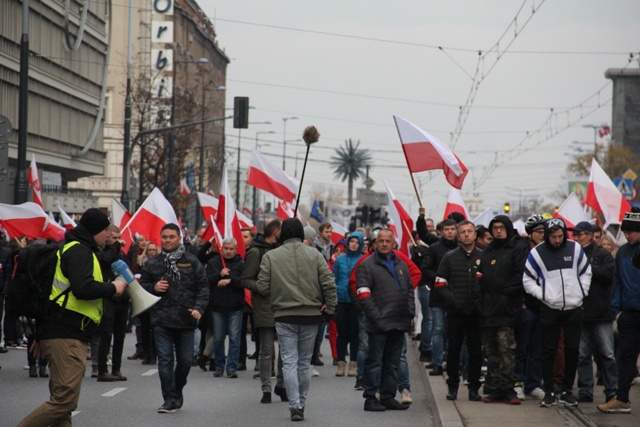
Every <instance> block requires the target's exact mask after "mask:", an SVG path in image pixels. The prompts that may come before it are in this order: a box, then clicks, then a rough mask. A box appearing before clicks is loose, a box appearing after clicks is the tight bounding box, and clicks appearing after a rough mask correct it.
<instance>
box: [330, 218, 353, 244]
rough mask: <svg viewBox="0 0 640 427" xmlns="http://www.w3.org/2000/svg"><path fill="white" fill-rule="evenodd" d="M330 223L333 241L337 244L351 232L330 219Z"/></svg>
mask: <svg viewBox="0 0 640 427" xmlns="http://www.w3.org/2000/svg"><path fill="white" fill-rule="evenodd" d="M329 223H330V224H331V241H332V242H333V244H334V245H335V244H336V243H338V242H339V241H340V239H344V236H345V235H346V234H347V233H348V232H349V230H347V229H346V228H344V227H343V226H342V225H340V224H338V223H337V222H335V221H329Z"/></svg>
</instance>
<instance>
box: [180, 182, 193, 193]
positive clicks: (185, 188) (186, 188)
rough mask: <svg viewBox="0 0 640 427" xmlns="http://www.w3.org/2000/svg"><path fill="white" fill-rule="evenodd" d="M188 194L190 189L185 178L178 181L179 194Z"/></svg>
mask: <svg viewBox="0 0 640 427" xmlns="http://www.w3.org/2000/svg"><path fill="white" fill-rule="evenodd" d="M190 193H191V189H190V188H189V184H187V178H182V179H181V180H180V194H182V195H183V196H188V195H189V194H190Z"/></svg>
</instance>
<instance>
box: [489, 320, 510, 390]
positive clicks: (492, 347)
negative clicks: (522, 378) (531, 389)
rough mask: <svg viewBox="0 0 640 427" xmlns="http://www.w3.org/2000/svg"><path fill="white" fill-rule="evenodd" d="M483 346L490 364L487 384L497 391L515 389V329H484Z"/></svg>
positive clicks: (503, 327) (501, 327)
mask: <svg viewBox="0 0 640 427" xmlns="http://www.w3.org/2000/svg"><path fill="white" fill-rule="evenodd" d="M482 345H483V347H484V352H485V356H486V357H487V360H488V362H489V372H488V378H487V382H488V383H489V384H490V385H491V386H493V387H495V388H496V389H510V388H513V384H514V381H515V378H514V372H515V369H516V359H515V350H516V340H515V334H514V330H513V328H509V327H506V326H499V327H489V328H484V329H483V330H482Z"/></svg>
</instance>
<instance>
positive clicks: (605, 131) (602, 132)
mask: <svg viewBox="0 0 640 427" xmlns="http://www.w3.org/2000/svg"><path fill="white" fill-rule="evenodd" d="M596 132H598V136H599V137H600V138H604V137H605V136H607V135H609V134H610V133H611V128H610V127H609V125H607V124H603V125H601V126H598V127H597V128H596Z"/></svg>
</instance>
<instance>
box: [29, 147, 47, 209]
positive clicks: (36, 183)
mask: <svg viewBox="0 0 640 427" xmlns="http://www.w3.org/2000/svg"><path fill="white" fill-rule="evenodd" d="M27 183H28V184H29V185H30V186H31V188H33V202H34V203H35V204H37V205H38V206H40V207H41V208H43V209H44V205H43V204H42V189H41V188H40V178H39V177H38V166H37V165H36V155H35V154H32V155H31V165H30V166H29V172H28V175H27Z"/></svg>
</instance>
